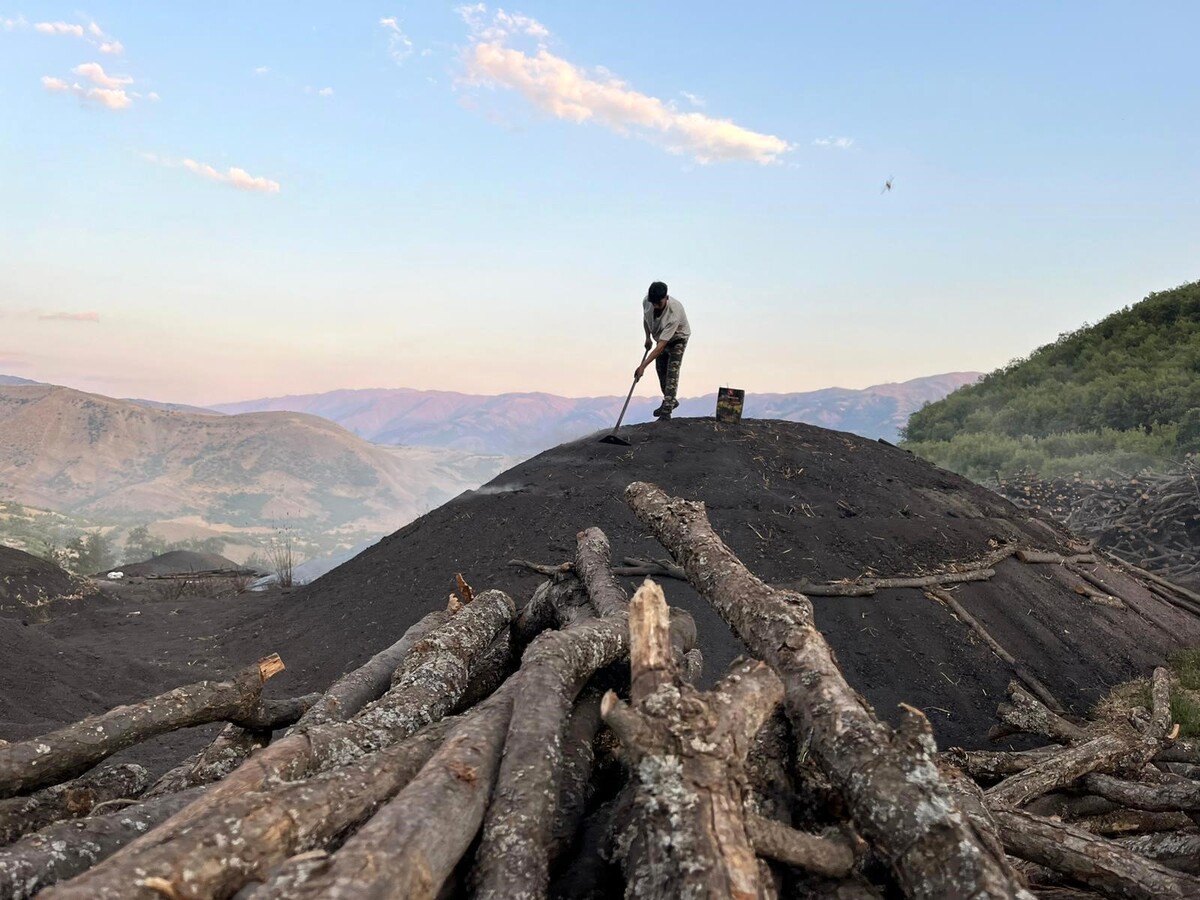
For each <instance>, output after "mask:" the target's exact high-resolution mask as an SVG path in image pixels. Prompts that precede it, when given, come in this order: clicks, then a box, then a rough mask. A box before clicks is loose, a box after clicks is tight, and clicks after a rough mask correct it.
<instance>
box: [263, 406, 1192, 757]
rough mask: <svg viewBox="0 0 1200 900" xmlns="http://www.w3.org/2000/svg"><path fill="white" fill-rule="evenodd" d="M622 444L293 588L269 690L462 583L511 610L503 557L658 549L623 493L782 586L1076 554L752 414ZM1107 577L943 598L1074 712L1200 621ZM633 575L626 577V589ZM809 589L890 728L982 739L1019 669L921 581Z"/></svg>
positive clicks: (1007, 578)
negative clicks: (866, 592)
mask: <svg viewBox="0 0 1200 900" xmlns="http://www.w3.org/2000/svg"><path fill="white" fill-rule="evenodd" d="M624 435H625V437H626V438H628V439H629V440H630V443H631V446H629V447H619V446H613V445H610V444H602V443H599V442H598V441H597V440H596V436H593V437H591V438H588V439H583V440H580V441H576V442H574V443H570V444H565V445H562V446H560V447H557V448H555V449H553V450H549V451H547V452H545V453H542V454H540V455H539V456H536V457H534V458H533V459H530V460H528V461H526V462H524V463H522V464H521V465H519V466H516V467H515V468H513V469H510V470H509V471H507V472H505V473H503V474H502V475H500V476H498V477H496V478H495V479H493V480H492V481H491V482H490V483H488V484H487V485H485V486H484V487H482V488H480V489H479V490H476V491H469V492H467V493H464V494H463V495H461V496H459V497H457V498H455V499H454V500H452V501H451V502H449V503H447V504H445V505H443V506H442V507H440V508H438V509H436V510H434V511H433V512H431V513H428V514H427V515H425V516H422V517H421V518H420V519H418V520H416V521H414V522H412V523H411V524H409V525H408V526H406V527H404V528H402V529H400V530H399V531H397V532H396V533H394V534H392V535H391V536H389V537H387V538H385V539H383V540H382V541H380V542H379V543H378V544H376V545H375V546H373V547H371V548H369V549H368V550H366V551H365V552H363V553H362V554H360V555H359V556H357V557H355V558H354V559H353V560H351V561H349V562H347V563H346V564H344V565H342V566H340V567H339V568H337V569H335V570H333V571H332V572H330V573H329V574H327V575H325V576H324V577H323V578H321V579H319V580H317V581H316V582H314V583H313V584H311V585H309V586H308V587H306V588H304V589H303V590H302V591H300V592H298V593H297V594H295V595H293V597H292V598H291V599H290V600H289V606H288V611H287V613H286V615H284V616H282V617H281V618H280V620H279V621H278V622H277V623H275V624H274V625H273V626H271V627H266V626H264V627H263V628H262V629H261V631H262V632H264V633H266V632H272V633H273V634H274V636H275V643H274V644H273V645H272V646H271V647H270V648H269V649H275V650H278V651H279V652H280V653H282V654H284V658H285V659H286V660H287V663H288V667H289V669H288V672H287V673H285V675H284V677H283V678H280V679H279V681H280V682H284V681H285V679H287V680H288V681H289V682H290V683H291V685H292V686H293V687H292V690H293V692H296V693H299V692H301V691H307V690H316V689H320V688H323V687H324V686H326V685H328V684H329V683H331V682H332V681H333V680H334V679H335V678H337V677H338V676H339V675H340V674H341V673H342V672H344V671H347V670H348V669H350V668H351V667H353V666H356V665H358V664H360V663H362V662H363V661H364V660H365V659H367V658H368V657H369V656H370V655H372V654H373V653H375V652H377V651H378V650H379V649H381V648H383V647H384V646H386V645H388V644H389V643H391V642H392V641H393V640H395V639H396V637H397V636H398V635H399V634H401V633H402V632H403V630H404V629H405V628H406V627H407V626H408V625H410V624H412V623H413V622H415V621H416V620H417V619H418V618H419V617H420V616H422V615H423V614H424V613H425V612H427V611H429V610H432V609H435V608H438V607H440V606H443V605H444V604H445V602H446V596H447V594H448V593H449V592H450V590H451V589H452V584H453V577H454V575H455V573H458V572H461V573H462V574H463V576H464V577H465V578H466V579H467V581H468V582H470V583H471V584H472V585H473V586H474V587H475V588H476V589H484V588H500V589H503V590H505V591H508V592H510V593H511V594H512V595H513V597H514V598H515V599H517V601H518V602H522V601H523V600H524V599H525V598H527V597H528V596H529V594H530V593H531V592H532V591H533V589H534V587H535V586H536V585H537V583H538V581H539V576H536V575H533V574H531V573H530V572H528V571H527V570H523V569H520V568H516V567H512V566H510V565H509V561H510V560H512V559H514V558H522V559H527V560H532V561H535V562H539V563H559V562H563V561H566V560H569V559H571V558H573V555H574V551H575V535H576V533H577V532H578V531H579V530H581V529H582V528H585V527H587V526H591V525H596V526H599V527H600V528H602V529H603V530H604V531H605V533H606V534H607V535H608V538H609V541H610V543H611V545H612V549H613V558H614V562H618V563H619V562H620V561H621V560H622V559H623V558H625V557H630V558H641V559H645V558H663V557H665V556H666V553H665V552H664V551H663V549H662V548H661V547H660V546H659V545H658V544H657V543H656V542H655V541H654V540H653V538H652V537H651V536H650V535H649V534H647V530H646V529H645V528H644V527H643V526H642V525H641V524H640V523H639V522H638V521H637V519H636V518H635V517H634V516H633V514H632V512H630V510H629V509H628V507H627V506H626V505H625V503H624V500H623V492H624V489H625V487H626V486H627V485H628V484H629V483H631V482H633V481H650V482H654V483H656V484H658V485H660V486H661V487H663V488H664V489H665V490H667V491H668V492H670V493H672V494H676V495H679V496H683V497H687V498H689V499H695V500H702V501H704V503H705V504H706V506H707V509H708V514H709V517H710V519H711V521H712V523H713V525H714V527H715V528H716V530H717V532H718V533H719V534H720V535H721V536H722V538H723V539H724V540H725V542H726V543H727V544H728V545H729V546H730V547H731V548H732V549H733V550H734V551H735V552H736V553H737V554H738V555H739V556H740V557H741V559H742V560H743V561H744V562H745V563H746V564H747V565H748V566H749V567H750V568H751V570H752V571H754V572H755V573H756V574H757V575H759V577H761V578H763V579H764V580H765V581H768V582H770V583H774V584H778V585H790V586H797V585H804V584H813V583H818V584H819V583H828V582H832V581H835V580H839V579H856V578H860V577H863V576H872V575H874V576H881V577H882V576H900V575H920V574H924V573H929V572H936V571H942V570H945V569H946V568H947V567H948V566H951V565H952V564H956V563H958V564H961V563H970V562H972V561H977V560H981V559H984V558H985V557H987V556H988V555H989V554H991V553H994V552H995V551H996V549H997V548H1003V547H1006V546H1008V547H1012V546H1021V547H1025V548H1033V549H1041V550H1047V551H1054V552H1060V553H1070V552H1072V551H1071V548H1070V546H1069V545H1068V542H1069V541H1070V539H1071V536H1070V535H1069V534H1068V533H1067V532H1065V531H1063V530H1062V529H1061V528H1060V527H1057V526H1054V525H1052V524H1050V523H1048V522H1046V521H1043V520H1041V519H1038V518H1036V517H1034V516H1032V515H1030V514H1029V513H1027V512H1023V511H1021V510H1019V509H1017V508H1016V507H1015V506H1013V505H1012V504H1011V503H1009V502H1008V501H1006V500H1004V499H1002V498H1001V497H999V496H997V495H995V494H993V493H991V492H990V491H987V490H985V489H984V488H982V487H979V486H978V485H975V484H973V483H972V482H969V481H967V480H966V479H963V478H961V477H959V476H956V475H953V474H951V473H949V472H945V471H943V470H941V469H938V468H936V467H935V466H932V465H930V464H929V463H926V462H924V461H922V460H920V459H917V458H916V457H914V456H912V455H911V454H909V453H907V452H906V451H903V450H901V449H898V448H896V447H893V446H891V445H890V444H885V443H882V442H875V441H869V440H866V439H864V438H860V437H857V436H854V435H851V434H846V433H842V432H835V431H829V430H825V429H821V428H816V427H813V426H808V425H804V424H799V423H792V422H782V421H763V420H759V421H744V422H742V423H740V424H739V425H733V426H731V425H718V424H717V423H716V422H715V421H713V420H711V419H676V420H672V421H668V422H659V423H654V424H648V425H643V426H635V427H632V428H629V429H627V430H626V431H625V432H624ZM1100 569H1101V571H1100V573H1099V574H1100V575H1101V576H1102V577H1104V578H1108V579H1110V580H1111V582H1112V584H1113V585H1114V587H1113V590H1119V591H1120V592H1121V594H1122V596H1123V597H1125V598H1126V600H1127V601H1128V602H1127V603H1126V605H1125V606H1123V607H1121V608H1113V607H1108V606H1104V605H1101V604H1098V603H1095V602H1093V601H1091V600H1089V599H1088V598H1086V597H1083V596H1081V595H1079V594H1077V593H1075V592H1074V590H1073V588H1074V587H1075V586H1076V585H1077V584H1078V583H1079V579H1078V577H1076V576H1074V575H1073V574H1072V573H1071V572H1070V571H1068V570H1067V569H1066V568H1065V567H1063V566H1054V565H1037V566H1035V565H1027V564H1024V563H1022V562H1020V561H1018V560H1017V559H1015V558H1012V557H1009V558H1006V559H1003V560H1002V561H1000V562H999V563H998V564H997V565H996V567H995V575H994V576H993V577H991V578H990V579H989V580H986V581H981V582H972V583H968V584H962V585H959V586H957V587H956V588H955V591H954V596H955V597H956V598H957V600H958V601H959V603H961V605H962V606H963V607H964V608H965V609H966V610H967V611H968V612H969V613H970V615H971V616H973V617H974V618H975V619H977V620H978V621H979V622H981V623H982V624H983V625H984V627H985V628H986V629H987V630H988V631H989V632H990V633H991V635H992V636H993V637H994V638H995V639H996V640H998V641H999V642H1000V643H1001V644H1002V645H1003V646H1004V648H1005V649H1006V650H1007V651H1008V652H1009V653H1011V654H1012V655H1013V656H1014V657H1015V658H1017V659H1018V660H1019V661H1020V662H1021V663H1023V664H1024V665H1025V666H1026V667H1027V668H1028V669H1029V670H1031V671H1032V672H1034V673H1035V674H1036V675H1037V677H1038V678H1039V679H1040V680H1041V681H1043V682H1044V683H1045V684H1047V685H1049V686H1050V688H1051V690H1053V691H1055V692H1056V693H1057V698H1058V699H1059V701H1060V702H1061V703H1062V704H1063V706H1064V707H1065V708H1066V709H1067V710H1068V711H1071V712H1077V713H1080V714H1082V713H1085V712H1086V711H1087V710H1089V709H1090V708H1091V706H1092V705H1093V704H1094V703H1095V702H1096V701H1097V700H1098V699H1099V698H1100V697H1101V696H1103V695H1104V694H1105V693H1106V692H1107V691H1108V689H1109V688H1110V687H1111V686H1113V685H1115V684H1117V683H1120V682H1122V681H1126V680H1129V679H1131V678H1134V677H1137V676H1142V675H1146V674H1148V673H1149V672H1150V670H1151V669H1152V667H1153V666H1155V665H1160V664H1162V663H1163V662H1164V660H1165V657H1166V655H1167V654H1168V653H1169V652H1171V651H1173V650H1175V649H1178V648H1181V647H1184V646H1196V645H1200V618H1197V617H1196V616H1194V615H1192V614H1191V613H1188V612H1185V611H1183V610H1180V609H1178V608H1176V607H1175V606H1172V605H1170V604H1169V603H1166V602H1165V601H1163V600H1162V599H1160V598H1158V597H1156V596H1154V595H1152V594H1151V593H1149V592H1148V591H1147V590H1146V589H1145V588H1144V587H1142V586H1141V585H1140V584H1138V583H1137V582H1135V581H1134V580H1133V579H1131V578H1127V577H1125V576H1123V575H1121V574H1120V573H1117V572H1114V571H1109V570H1108V569H1106V568H1104V567H1103V566H1101V567H1100ZM639 580H640V579H639V578H630V579H628V584H629V586H630V588H632V587H633V586H634V585H636V584H637V583H638V581H639ZM664 588H665V589H666V592H667V596H668V599H669V600H670V602H671V603H672V604H674V605H678V606H682V607H684V608H686V609H687V610H689V611H690V612H691V613H692V614H693V615H694V616H695V618H696V621H697V625H698V628H699V634H700V640H699V644H700V647H701V649H702V651H703V653H704V656H705V678H706V680H708V681H710V682H711V680H713V679H715V678H716V677H718V676H719V675H720V673H721V672H722V671H723V670H724V669H725V667H726V666H727V665H728V664H729V662H730V661H731V660H732V659H733V658H734V657H736V656H737V655H738V654H739V653H740V652H742V650H743V648H742V647H741V645H740V643H739V642H738V640H737V639H736V638H735V637H734V636H733V635H732V634H731V633H730V632H729V630H728V629H727V628H726V626H725V625H724V623H723V622H722V621H721V620H720V619H719V618H718V617H717V616H716V614H715V613H714V612H713V611H712V610H711V608H710V607H709V606H708V604H707V603H706V602H705V601H704V600H703V599H702V598H700V597H699V596H697V595H696V594H695V592H694V591H692V590H691V588H690V587H689V586H688V585H687V584H686V583H684V582H682V581H677V580H672V579H667V580H665V581H664ZM812 599H813V603H814V606H815V608H816V616H817V624H818V626H819V627H820V628H821V630H822V631H823V632H824V633H825V635H826V637H827V638H828V640H829V642H830V643H831V644H832V646H833V647H834V649H835V651H836V652H837V654H838V657H839V661H840V663H841V665H842V668H843V669H844V671H845V673H846V677H847V678H848V680H849V681H850V683H851V684H852V685H853V686H854V687H855V688H856V689H857V690H859V691H860V692H861V693H862V694H864V695H865V696H866V697H867V698H868V700H870V701H871V703H872V704H874V706H875V707H876V709H877V711H878V712H879V713H880V715H882V716H884V717H885V718H892V717H893V714H894V713H895V711H896V709H897V705H898V704H899V703H901V702H904V703H908V704H910V705H913V706H916V707H919V708H921V709H922V710H924V711H925V712H926V714H927V715H928V716H929V718H930V720H931V721H932V722H933V725H934V728H935V732H936V734H937V737H938V740H939V743H941V744H942V745H943V746H949V745H955V744H958V745H963V746H981V745H984V744H986V740H985V735H986V733H987V730H988V728H989V727H990V726H991V725H992V724H993V723H994V721H995V718H994V717H995V710H996V705H997V703H998V702H999V701H1001V700H1002V699H1003V698H1004V691H1005V687H1006V685H1007V684H1008V682H1009V681H1010V680H1012V679H1013V671H1012V669H1011V668H1010V667H1009V666H1008V665H1006V664H1005V663H1004V662H1002V661H1001V660H1000V659H999V658H998V657H997V656H996V655H995V654H994V653H993V652H992V651H991V650H990V649H989V648H988V647H987V646H986V645H985V644H984V643H983V641H982V640H980V639H979V638H978V637H977V635H976V634H975V633H974V632H973V631H972V630H971V629H970V628H968V627H967V625H965V624H964V623H963V622H961V621H959V619H958V618H956V617H955V615H953V614H952V613H951V612H950V610H949V609H948V608H947V607H946V606H944V605H943V604H942V603H939V602H937V601H936V600H934V599H931V598H930V597H929V596H927V595H926V594H925V593H924V592H923V591H922V590H919V589H887V590H879V591H877V592H876V593H874V594H873V595H871V596H861V597H817V596H814V597H813V598H812ZM260 621H261V620H260ZM261 649H267V648H266V647H265V646H264V647H262V648H261Z"/></svg>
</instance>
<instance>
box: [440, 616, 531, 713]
mask: <svg viewBox="0 0 1200 900" xmlns="http://www.w3.org/2000/svg"><path fill="white" fill-rule="evenodd" d="M519 663H520V659H519V658H518V657H517V655H516V654H515V653H514V652H513V638H512V629H511V628H505V629H503V630H502V631H501V632H500V634H499V635H498V636H497V637H496V639H495V640H494V641H492V645H491V646H490V647H488V648H487V650H485V651H484V652H483V655H482V656H480V657H479V659H478V660H477V661H476V662H475V664H474V665H472V666H471V680H470V683H469V684H468V685H467V690H466V692H465V693H464V694H463V696H462V699H461V700H459V701H458V703H457V704H456V705H455V707H454V712H456V713H458V712H465V711H466V710H468V709H470V708H471V707H472V706H474V705H475V704H477V703H479V702H481V701H483V700H485V699H487V698H488V697H490V696H491V695H492V693H493V692H494V691H495V690H496V689H497V688H499V687H500V685H502V684H504V682H505V681H507V680H508V678H509V676H511V675H512V674H513V672H515V671H516V670H517V666H518V664H519Z"/></svg>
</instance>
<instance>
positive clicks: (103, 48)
mask: <svg viewBox="0 0 1200 900" xmlns="http://www.w3.org/2000/svg"><path fill="white" fill-rule="evenodd" d="M100 52H101V53H107V54H109V55H110V56H120V55H121V54H122V53H124V52H125V45H124V44H122V43H121V42H120V41H105V42H104V43H102V44H101V45H100Z"/></svg>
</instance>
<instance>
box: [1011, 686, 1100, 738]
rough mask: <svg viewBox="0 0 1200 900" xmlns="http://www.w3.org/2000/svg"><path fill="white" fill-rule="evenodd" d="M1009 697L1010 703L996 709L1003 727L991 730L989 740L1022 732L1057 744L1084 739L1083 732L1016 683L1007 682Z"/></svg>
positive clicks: (1084, 732)
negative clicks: (1042, 737) (1040, 736)
mask: <svg viewBox="0 0 1200 900" xmlns="http://www.w3.org/2000/svg"><path fill="white" fill-rule="evenodd" d="M1008 697H1009V701H1010V702H1008V703H1001V704H1000V706H999V707H997V709H996V717H997V718H999V719H1000V721H1001V722H1003V723H1004V724H1003V725H997V726H994V727H993V728H992V730H991V731H990V732H989V733H988V737H989V738H990V739H991V740H993V741H995V740H1000V739H1001V738H1005V737H1008V736H1009V735H1013V734H1021V733H1029V734H1040V735H1043V736H1044V737H1048V738H1050V740H1052V741H1056V742H1057V743H1060V744H1073V743H1076V742H1078V741H1085V740H1087V738H1088V735H1087V732H1086V731H1084V730H1083V729H1082V728H1080V727H1079V726H1078V725H1075V724H1073V723H1072V722H1068V721H1067V720H1066V719H1064V718H1063V717H1062V716H1060V715H1058V714H1057V713H1054V712H1052V711H1051V710H1050V709H1049V708H1047V707H1046V706H1045V705H1044V704H1043V703H1042V702H1041V701H1040V700H1038V699H1037V698H1036V697H1034V696H1033V695H1032V694H1030V693H1029V692H1028V691H1026V690H1025V689H1024V688H1023V687H1021V686H1020V685H1019V684H1017V683H1016V682H1015V681H1012V682H1009V685H1008Z"/></svg>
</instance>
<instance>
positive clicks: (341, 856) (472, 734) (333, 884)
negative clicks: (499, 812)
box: [255, 687, 515, 900]
mask: <svg viewBox="0 0 1200 900" xmlns="http://www.w3.org/2000/svg"><path fill="white" fill-rule="evenodd" d="M514 693H515V692H514V690H513V689H512V688H510V687H505V688H501V689H500V690H499V691H497V692H496V693H495V694H493V695H492V696H491V697H489V698H488V699H487V700H484V701H483V702H482V703H481V704H480V705H479V706H478V707H477V708H476V709H475V710H473V711H472V712H471V714H470V715H469V716H467V717H464V718H463V719H462V720H461V721H460V722H459V723H458V724H457V725H456V726H455V727H454V728H453V729H452V730H451V731H450V733H449V734H448V735H447V736H446V740H445V743H443V744H442V746H441V748H440V749H439V750H438V751H437V753H435V754H434V755H433V757H432V758H431V759H430V760H429V762H428V763H427V764H426V765H425V766H424V767H423V768H422V769H421V772H420V774H419V775H417V776H416V777H415V778H414V779H413V781H412V782H411V783H409V784H408V786H407V787H405V788H404V790H402V791H401V792H400V793H399V794H398V795H397V796H396V797H395V798H394V799H393V800H391V801H390V802H389V803H388V804H386V805H385V806H384V807H383V808H382V809H381V810H380V811H379V812H378V813H376V814H375V816H374V817H373V818H372V819H371V820H370V821H369V822H367V823H366V824H365V825H364V826H363V827H362V828H360V829H359V830H358V832H357V833H355V835H354V836H353V837H351V838H350V839H349V840H348V841H346V843H345V844H344V845H343V846H342V848H341V849H340V850H338V851H337V852H336V853H335V854H334V855H333V856H332V857H330V859H329V860H328V863H327V864H326V865H324V866H322V867H320V868H319V869H316V870H315V871H313V872H312V874H311V875H310V876H309V877H308V878H307V879H304V880H303V881H302V882H300V883H293V885H292V886H290V887H288V888H286V889H285V888H282V887H281V888H280V889H278V890H272V889H268V890H260V891H258V892H256V893H255V898H256V900H306V898H318V897H319V898H328V900H435V898H437V896H438V894H439V892H440V891H441V888H442V885H443V884H444V883H445V882H446V880H447V879H448V878H449V877H450V875H451V874H452V873H453V871H454V868H455V866H456V865H457V864H458V861H459V860H460V859H461V858H462V856H463V854H464V853H466V851H467V848H468V847H469V846H470V844H471V840H472V839H473V838H474V837H475V834H476V832H477V831H478V830H479V825H480V822H481V821H482V819H483V813H484V809H485V807H486V806H487V802H488V798H489V797H490V796H491V793H492V785H493V783H494V781H495V777H496V771H497V768H498V766H499V762H500V754H501V752H502V751H503V749H504V735H505V733H506V731H507V730H508V719H509V715H510V714H511V712H512V708H513V696H514ZM431 812H432V813H434V815H431Z"/></svg>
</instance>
